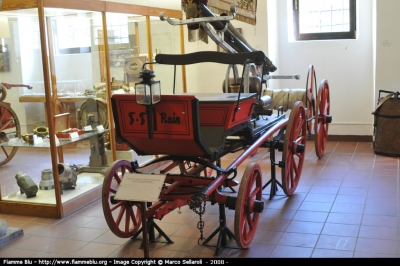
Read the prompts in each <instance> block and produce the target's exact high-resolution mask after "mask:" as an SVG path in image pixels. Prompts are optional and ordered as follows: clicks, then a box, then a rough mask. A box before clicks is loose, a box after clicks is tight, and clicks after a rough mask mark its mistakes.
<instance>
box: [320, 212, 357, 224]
mask: <svg viewBox="0 0 400 266" xmlns="http://www.w3.org/2000/svg"><path fill="white" fill-rule="evenodd" d="M361 219H362V215H361V214H352V213H340V212H332V213H330V214H329V216H328V219H327V220H326V222H327V223H331V224H354V225H360V224H361Z"/></svg>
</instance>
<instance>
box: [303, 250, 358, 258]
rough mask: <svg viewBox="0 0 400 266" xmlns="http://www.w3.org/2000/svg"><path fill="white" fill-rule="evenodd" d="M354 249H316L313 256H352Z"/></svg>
mask: <svg viewBox="0 0 400 266" xmlns="http://www.w3.org/2000/svg"><path fill="white" fill-rule="evenodd" d="M352 257H353V251H344V250H331V249H315V250H314V252H313V254H312V256H311V258H352Z"/></svg>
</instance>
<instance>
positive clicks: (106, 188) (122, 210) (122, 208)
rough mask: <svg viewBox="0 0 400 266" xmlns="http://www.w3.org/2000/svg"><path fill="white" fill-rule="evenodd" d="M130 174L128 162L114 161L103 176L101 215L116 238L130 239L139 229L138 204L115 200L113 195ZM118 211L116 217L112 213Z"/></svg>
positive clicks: (130, 168)
mask: <svg viewBox="0 0 400 266" xmlns="http://www.w3.org/2000/svg"><path fill="white" fill-rule="evenodd" d="M128 172H130V173H132V172H133V169H132V167H131V164H130V162H128V161H126V160H119V161H115V162H114V163H113V164H111V166H110V167H109V168H108V169H107V171H106V173H105V175H104V182H103V188H102V205H103V213H104V217H105V218H106V222H107V225H108V227H109V228H110V230H111V231H112V232H113V233H114V234H115V235H116V236H118V237H121V238H129V237H132V236H133V235H134V234H135V233H137V231H138V230H139V229H140V227H141V223H142V219H144V218H145V217H142V214H141V212H140V207H139V206H140V205H139V203H132V202H129V201H124V200H116V199H115V198H114V197H113V195H115V194H116V193H117V192H118V188H119V184H120V183H121V182H122V179H123V178H124V176H125V174H126V173H128ZM118 209H119V210H118ZM116 211H118V213H117V217H116V218H115V217H114V216H113V213H114V212H116Z"/></svg>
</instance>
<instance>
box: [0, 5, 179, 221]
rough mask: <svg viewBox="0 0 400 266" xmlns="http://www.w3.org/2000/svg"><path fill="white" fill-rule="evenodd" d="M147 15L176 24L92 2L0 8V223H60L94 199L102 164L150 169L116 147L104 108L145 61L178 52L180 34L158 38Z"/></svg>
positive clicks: (145, 10) (149, 11)
mask: <svg viewBox="0 0 400 266" xmlns="http://www.w3.org/2000/svg"><path fill="white" fill-rule="evenodd" d="M43 3H44V6H42V4H43ZM154 12H158V13H159V12H166V13H167V14H168V15H169V16H170V17H176V18H178V19H180V18H181V15H182V12H181V10H164V9H163V10H158V9H157V8H149V7H144V6H137V5H128V4H118V3H114V2H113V3H110V2H106V1H97V0H87V1H85V2H84V3H82V1H78V0H71V1H62V0H46V1H36V0H19V1H17V2H15V1H14V2H13V1H11V0H3V1H2V5H1V4H0V24H1V23H5V24H7V25H6V26H5V28H6V29H9V32H6V33H4V34H3V32H2V29H3V27H2V25H0V42H1V43H0V46H1V47H0V83H1V86H0V100H1V101H0V119H1V120H0V187H1V191H0V192H1V193H0V213H11V214H13V213H14V214H20V213H23V214H24V215H35V216H44V217H64V216H66V215H68V214H70V213H72V212H74V211H76V210H78V209H79V208H82V207H84V206H85V205H87V204H89V203H91V202H93V201H94V200H96V199H98V198H100V196H101V187H102V183H103V175H102V173H103V171H104V170H105V169H106V168H107V166H108V165H109V164H110V162H112V161H114V160H116V159H120V158H121V157H122V158H123V159H129V158H131V159H132V160H133V159H139V163H140V161H141V160H142V161H143V160H147V159H150V158H147V157H145V158H138V156H137V155H136V154H135V153H134V152H133V151H131V150H128V149H126V147H120V145H117V144H116V143H115V141H114V134H113V132H114V130H115V125H114V122H113V121H112V120H111V117H112V115H111V108H110V106H111V103H110V98H111V96H112V94H114V93H135V92H134V84H135V83H136V82H138V81H139V80H138V73H139V72H140V70H141V69H142V67H143V64H144V63H146V62H149V61H152V60H153V57H154V54H156V53H158V52H165V53H180V51H182V48H181V47H179V48H178V47H177V46H180V45H179V44H180V43H182V42H181V41H180V38H182V36H181V35H180V32H179V30H178V31H176V30H177V29H176V28H175V27H169V28H168V30H167V29H158V27H161V25H160V24H159V23H158V21H156V20H153V19H150V17H151V15H154ZM164 26H165V25H164ZM166 39H168V42H166V41H165V40H166ZM163 44H165V46H164V45H163ZM153 47H154V48H153ZM178 73H179V74H178V77H180V78H181V77H182V74H180V73H182V69H180V70H179V71H178ZM160 75H161V71H160ZM162 78H163V79H164V78H165V80H167V82H170V80H172V79H173V76H172V75H171V76H169V75H168V74H167V75H165V77H164V76H163V77H162ZM182 84H184V81H183V79H181V81H180V82H179V85H178V87H179V91H182V87H183V85H182ZM93 113H95V116H96V117H98V118H99V119H98V120H96V121H94V120H93V119H92V117H93ZM59 114H67V115H66V116H67V117H68V120H67V122H62V123H61V125H60V123H59V122H58V121H59V120H57V119H56V117H58V115H59ZM60 126H61V127H60ZM61 133H63V134H67V138H66V139H62V138H61V137H60V136H61V135H60V134H61ZM41 134H42V135H41ZM57 136H58V137H57ZM66 173H68V175H67V174H66ZM66 175H67V176H66ZM33 191H34V192H33Z"/></svg>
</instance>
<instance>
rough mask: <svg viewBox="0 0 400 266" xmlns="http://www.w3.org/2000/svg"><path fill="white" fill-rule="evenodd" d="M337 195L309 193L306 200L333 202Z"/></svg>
mask: <svg viewBox="0 0 400 266" xmlns="http://www.w3.org/2000/svg"><path fill="white" fill-rule="evenodd" d="M336 197H337V196H336V195H334V194H314V193H308V195H307V197H306V198H305V199H304V201H312V202H321V203H333V202H334V201H335V198H336Z"/></svg>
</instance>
